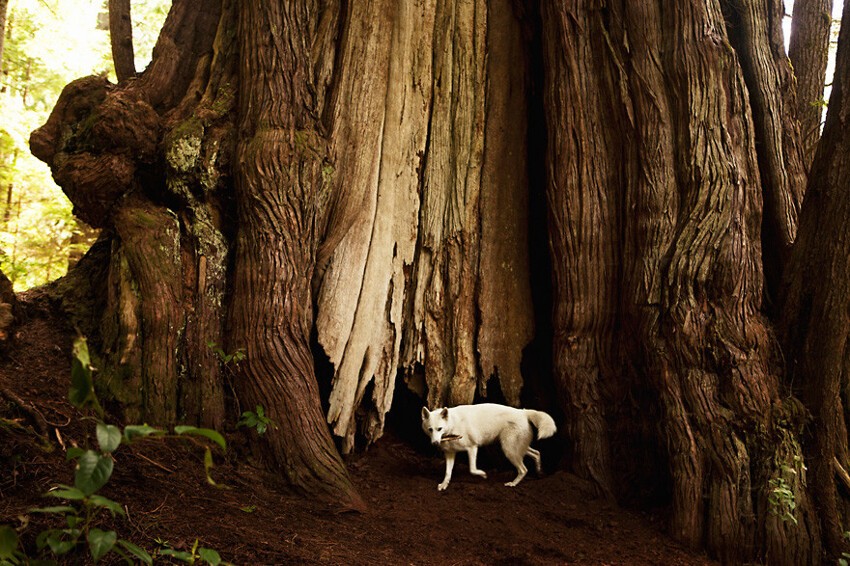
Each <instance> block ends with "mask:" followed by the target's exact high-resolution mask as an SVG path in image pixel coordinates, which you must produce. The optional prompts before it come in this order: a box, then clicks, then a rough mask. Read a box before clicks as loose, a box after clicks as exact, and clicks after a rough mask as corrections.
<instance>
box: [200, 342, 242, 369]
mask: <svg viewBox="0 0 850 566" xmlns="http://www.w3.org/2000/svg"><path fill="white" fill-rule="evenodd" d="M207 347H208V348H209V349H210V350H212V351H213V352H215V355H216V356H218V359H219V360H221V363H223V364H224V365H229V364H231V363H232V364H234V365H238V364H239V362H241V361H242V360H244V359H245V350H243V349H242V348H239V349H237V350H236V351H235V352H233V353H232V354H228V353H227V352H225V351H224V350H222V349H221V347H220V346H219V345H218V344H216V343H215V342H212V341H210V342H207Z"/></svg>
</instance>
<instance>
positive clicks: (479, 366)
mask: <svg viewBox="0 0 850 566" xmlns="http://www.w3.org/2000/svg"><path fill="white" fill-rule="evenodd" d="M346 6H347V11H346V13H345V14H344V15H343V21H345V22H347V29H348V30H349V32H348V33H347V34H344V35H343V41H342V43H341V45H340V46H339V49H340V53H341V55H340V56H338V60H339V61H341V62H342V65H341V67H340V68H339V69H338V70H336V74H337V76H338V78H337V81H336V83H335V84H334V85H333V88H332V89H331V93H332V94H331V96H330V97H329V98H330V99H331V102H330V103H329V107H328V108H327V109H326V110H325V115H326V116H330V117H331V118H330V126H329V129H330V131H331V140H332V154H333V162H334V164H335V170H334V172H333V176H334V180H335V183H336V194H335V196H334V201H333V209H332V213H331V215H330V218H329V225H328V229H327V234H326V236H325V242H324V243H323V245H322V252H320V262H319V263H320V267H321V268H322V270H321V271H320V272H319V273H318V274H317V277H316V284H317V286H318V287H319V293H318V315H317V328H318V337H319V341H320V343H321V344H322V346H323V347H324V349H325V352H326V353H327V354H328V357H329V358H330V361H331V363H332V364H333V366H334V369H335V371H334V378H333V385H332V390H331V393H330V399H329V402H330V409H329V413H328V420H329V422H331V423H332V424H333V426H334V432H335V433H336V434H337V435H338V436H340V437H342V439H343V450H344V451H350V450H351V449H353V447H354V440H355V435H356V433H357V431H358V426H359V429H360V431H361V432H362V435H363V437H364V438H365V439H366V440H367V441H373V440H375V439H377V438H378V437H379V436H380V435H381V433H382V430H383V425H384V416H385V414H386V413H387V411H389V409H390V404H391V401H392V396H393V389H394V385H395V381H396V374H397V373H398V371H399V369H400V368H402V369H403V370H404V372H405V373H406V374H407V377H408V379H407V382H408V384H409V386H410V387H412V388H413V389H415V390H417V391H419V392H420V393H422V394H423V395H424V396H425V397H426V401H427V403H428V404H429V405H432V406H436V405H441V404H445V403H448V404H458V403H470V402H472V401H473V400H474V399H475V398H476V396H480V397H485V396H487V394H488V387H487V386H488V380H489V378H490V377H491V376H492V375H497V376H498V390H500V391H501V393H502V395H503V396H504V398H505V399H506V400H507V401H508V402H509V403H511V404H514V405H516V404H518V403H519V400H520V399H519V396H520V390H521V386H522V377H521V375H520V362H521V358H522V352H523V348H524V347H525V345H526V344H527V343H528V342H529V341H530V339H531V333H532V328H533V322H532V318H531V297H530V289H529V278H528V259H527V236H526V224H527V209H528V205H527V200H528V193H527V191H528V181H527V174H526V156H525V152H524V150H523V149H522V148H524V146H525V143H524V141H525V138H526V118H525V112H526V104H527V103H526V95H525V84H526V81H527V80H528V78H527V75H526V70H525V68H524V67H523V66H522V65H512V64H511V63H512V62H513V61H514V60H515V57H516V56H517V54H521V53H522V52H523V50H524V48H525V46H524V43H523V40H522V37H521V28H520V21H519V20H518V19H517V15H516V14H515V13H514V11H513V10H512V6H511V3H510V2H508V1H507V0H496V1H493V2H485V1H483V0H466V1H463V2H456V1H448V0H429V1H426V2H419V3H410V2H394V1H393V2H390V1H384V2H374V3H370V2H357V3H349V4H347V5H346ZM367 29H368V30H370V31H369V33H366V32H365V31H363V30H367ZM367 84H368V85H369V89H367V90H364V89H363V86H364V85H367ZM352 148H355V149H352ZM325 255H327V262H325V259H324V256H325ZM357 411H359V412H360V414H361V417H360V421H359V423H358V422H357V421H356V419H355V414H356V413H357Z"/></svg>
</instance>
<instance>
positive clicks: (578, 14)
mask: <svg viewBox="0 0 850 566" xmlns="http://www.w3.org/2000/svg"><path fill="white" fill-rule="evenodd" d="M541 9H542V10H541V16H542V22H543V32H544V34H543V40H544V50H545V51H544V53H545V55H546V60H545V65H546V69H547V72H548V74H547V81H546V89H545V96H546V98H545V102H546V112H547V124H548V125H549V126H550V130H549V144H548V150H547V156H548V158H547V169H548V179H549V184H548V186H547V194H548V202H549V218H550V238H551V245H552V256H553V272H554V274H553V275H554V290H553V293H554V297H553V300H554V303H555V311H554V318H553V324H554V341H555V343H554V351H555V360H554V364H555V372H556V375H555V378H556V383H557V384H558V386H559V389H560V392H561V395H562V400H563V405H564V411H565V413H566V417H567V423H568V425H569V426H568V436H569V437H570V440H571V442H572V444H573V450H574V456H573V461H574V464H573V467H574V468H575V469H576V471H577V472H579V474H580V475H582V476H584V477H586V478H588V479H591V480H593V481H594V482H595V483H597V484H598V486H599V489H600V491H602V492H613V493H616V488H615V486H614V484H613V482H612V477H613V474H612V471H611V470H612V469H613V465H612V454H624V453H625V454H631V455H632V457H634V456H635V452H634V447H633V446H624V444H629V440H630V439H633V438H634V435H635V434H639V433H636V432H635V431H634V430H629V427H627V426H622V425H618V424H617V423H616V419H617V418H621V417H622V416H623V415H624V414H625V415H626V416H629V415H628V411H627V410H624V409H622V408H620V407H618V406H617V400H618V399H622V398H632V399H641V400H643V402H644V403H653V402H654V403H657V407H658V411H659V412H660V419H661V421H660V425H659V426H660V433H661V434H660V438H658V439H657V440H656V442H657V443H658V445H659V446H660V447H661V450H662V452H663V453H664V454H665V458H666V466H667V470H668V473H669V474H670V478H671V479H670V481H671V483H672V493H671V511H672V514H671V519H670V521H671V523H670V530H671V532H672V534H673V535H674V536H675V537H676V538H678V539H679V540H681V541H683V542H684V543H686V544H688V545H690V546H693V547H705V548H707V549H708V550H709V552H710V553H711V554H713V555H715V556H717V557H719V558H720V559H721V560H722V561H724V562H735V561H739V560H746V559H747V557H748V556H752V555H769V556H770V559H771V563H773V562H774V561H775V562H778V563H780V562H781V563H816V562H817V560H818V559H819V546H818V539H817V521H816V518H815V517H814V515H813V509H812V506H811V503H810V502H809V500H808V499H807V495H806V491H805V481H804V480H802V479H801V476H802V475H803V473H802V472H803V470H802V467H801V463H802V457H801V452H800V446H799V443H798V440H797V438H798V436H797V435H798V434H799V427H800V422H801V420H800V416H799V414H798V413H799V411H796V410H795V405H794V404H793V403H791V402H789V403H783V402H782V401H781V397H780V383H779V379H778V378H779V372H778V368H777V367H776V365H775V360H776V357H777V352H776V350H775V348H774V346H773V343H774V341H773V339H772V338H771V333H770V327H769V324H768V321H767V320H766V319H765V318H764V317H763V315H762V314H761V312H760V308H761V305H762V292H763V273H762V271H761V265H762V263H761V259H762V254H761V241H760V232H761V230H760V224H761V221H762V178H761V175H760V170H759V162H760V161H761V160H760V159H759V158H758V156H757V152H756V141H757V140H758V141H759V143H760V147H761V148H762V149H763V151H765V152H766V153H767V155H766V156H765V157H764V161H765V162H766V163H767V162H769V161H770V160H777V159H778V160H777V161H775V164H774V165H773V166H774V167H776V168H777V172H778V173H781V174H782V175H788V169H789V164H788V163H787V162H786V161H783V160H782V159H781V157H782V151H783V150H782V147H783V146H782V145H781V144H780V145H776V144H774V145H769V144H765V143H763V142H762V139H763V138H762V136H764V135H768V134H770V135H773V134H772V133H771V132H773V131H776V132H777V133H779V131H778V130H775V128H776V126H773V125H772V126H770V127H767V126H765V127H762V128H757V127H756V126H755V124H754V121H753V119H752V118H751V116H752V114H751V112H750V105H749V99H750V96H749V94H748V89H747V85H746V84H745V81H744V77H745V72H744V70H743V68H745V67H746V65H742V64H740V63H739V59H738V57H737V55H736V51H735V50H734V49H733V47H732V45H730V43H729V41H728V38H727V35H726V20H725V19H724V14H723V13H722V12H721V10H720V5H719V4H718V3H714V2H708V3H705V4H700V3H693V2H681V3H675V4H673V5H666V6H665V9H664V10H663V11H662V10H660V9H659V7H658V6H656V4H655V3H653V2H635V1H629V2H596V3H580V2H564V3H554V2H553V3H547V2H544V3H541ZM742 17H745V16H742ZM766 41H767V38H762V39H759V40H758V42H760V43H761V45H766V44H765V42H766ZM748 42H749V43H748V47H747V48H748V49H750V48H754V47H755V42H756V40H755V39H748ZM741 49H742V51H743V50H744V47H742V48H741ZM767 53H768V54H769V53H771V51H770V50H768V51H767ZM763 64H766V65H771V66H773V67H774V68H775V67H776V65H777V63H776V61H775V60H773V59H772V58H769V59H765V60H764V62H763ZM766 80H767V79H766V78H765V77H762V78H760V79H758V80H756V81H755V82H754V85H755V86H757V87H758V88H761V89H762V91H761V93H762V95H765V94H768V93H769V94H771V95H772V96H773V97H774V99H773V101H772V102H770V103H768V104H776V103H777V101H776V97H777V96H781V95H782V91H781V90H773V89H781V88H785V87H783V86H781V85H776V84H775V83H769V82H765V81H766ZM768 87H770V88H768ZM553 126H554V127H553ZM787 143H788V150H794V149H795V144H796V141H795V140H794V139H793V137H792V138H790V139H789V140H788V141H787ZM772 152H775V153H772ZM775 190H776V191H777V194H779V195H781V196H782V197H783V198H788V194H787V192H788V191H790V190H791V189H790V188H789V186H788V185H782V186H778V187H776V188H775ZM615 344H616V346H615ZM621 349H622V350H621ZM619 352H622V353H623V354H625V360H624V362H623V364H624V366H625V368H626V369H627V370H628V371H627V373H630V374H631V375H630V376H629V377H628V378H627V379H624V378H623V376H622V372H621V371H619V368H617V367H616V366H615V365H614V364H613V363H612V360H616V359H617V357H618V354H619ZM642 408H644V407H642ZM644 409H649V410H642V411H640V414H639V415H635V414H632V415H630V417H631V418H632V419H634V418H637V419H646V418H651V415H652V414H653V409H652V407H651V406H650V407H645V408H644ZM744 423H746V424H744ZM612 427H613V428H614V429H615V430H622V431H624V432H625V434H624V435H622V436H619V437H612V436H611V435H610V430H611V428H612ZM631 428H632V429H634V428H638V429H640V427H631ZM644 430H646V429H644ZM643 434H646V433H643ZM644 440H645V437H644ZM646 450H647V452H649V453H650V454H652V453H653V449H652V448H647V449H646ZM783 466H784V467H783ZM786 468H788V469H791V470H792V471H791V472H787V471H785V470H786ZM786 476H787V477H786ZM776 478H781V479H782V481H787V482H790V483H793V489H794V490H795V494H797V500H796V504H797V512H796V513H797V517H796V518H797V520H798V521H799V523H800V525H801V528H799V529H793V528H790V527H787V526H786V525H784V524H783V523H781V522H780V521H779V520H776V519H775V518H773V516H772V515H771V514H770V511H769V505H768V503H767V496H768V493H769V487H768V486H769V485H770V483H769V482H770V480H771V479H776ZM756 525H758V528H756ZM778 549H784V553H783V554H781V555H777V554H774V553H776V552H777V550H778Z"/></svg>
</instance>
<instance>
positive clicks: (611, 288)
mask: <svg viewBox="0 0 850 566" xmlns="http://www.w3.org/2000/svg"><path fill="white" fill-rule="evenodd" d="M541 17H542V22H543V48H544V64H545V67H546V69H547V71H548V72H549V74H548V75H547V76H546V84H545V90H544V103H545V109H546V118H547V124H548V125H549V134H548V135H549V139H548V147H547V154H546V156H547V159H546V168H547V183H546V196H547V203H548V207H549V211H548V212H549V239H550V246H551V247H550V250H551V254H552V271H553V274H552V277H553V303H554V312H553V315H552V316H553V320H552V323H553V326H554V336H553V351H554V354H553V357H554V359H553V364H554V372H555V376H554V377H555V382H556V386H557V388H558V393H559V395H560V398H561V406H562V408H563V409H564V412H565V414H566V418H567V423H566V434H567V437H568V438H569V439H570V441H571V442H572V445H573V468H574V469H575V470H576V472H577V473H578V474H579V475H580V476H582V477H584V478H586V479H588V480H591V481H593V482H594V484H595V485H596V486H597V488H598V490H599V491H600V492H601V493H604V494H608V495H611V494H613V493H614V482H613V478H612V477H611V459H610V446H609V439H608V435H607V426H606V424H605V418H606V415H605V410H606V409H605V405H606V400H605V398H604V392H603V389H604V382H605V381H606V379H611V378H612V377H613V374H612V368H610V367H608V366H607V362H606V360H607V359H609V358H608V357H609V356H610V355H611V353H612V346H611V340H612V335H611V333H612V327H613V324H614V319H615V317H616V311H617V300H616V287H615V282H616V280H617V276H618V275H617V261H616V257H617V256H618V255H619V244H618V242H617V240H618V232H619V230H620V228H619V225H618V218H617V216H618V212H617V207H618V205H619V198H618V195H617V194H616V192H615V191H613V190H612V187H617V186H619V185H620V184H621V183H622V181H621V180H620V178H619V167H618V166H617V165H616V163H617V162H618V161H619V159H618V157H619V156H618V149H617V147H616V144H615V139H614V136H615V133H614V132H615V130H614V128H607V127H602V124H604V123H605V122H606V121H607V119H608V116H611V115H612V114H613V109H612V108H611V107H609V106H607V105H606V102H605V101H610V100H611V96H610V92H609V91H608V89H607V87H608V81H609V80H610V75H608V74H607V73H608V71H607V70H606V68H605V65H610V66H613V65H614V63H613V62H612V61H611V60H610V58H609V57H608V55H609V54H610V50H609V47H608V45H607V44H606V39H607V30H605V29H603V22H602V20H601V12H600V10H599V6H598V5H596V4H594V5H593V6H591V5H589V4H587V3H584V2H542V3H541ZM587 30H594V32H592V33H589V32H588V31H587Z"/></svg>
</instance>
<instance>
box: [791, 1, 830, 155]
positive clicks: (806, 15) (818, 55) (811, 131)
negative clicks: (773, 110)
mask: <svg viewBox="0 0 850 566" xmlns="http://www.w3.org/2000/svg"><path fill="white" fill-rule="evenodd" d="M831 27H832V0H795V2H794V13H793V16H792V18H791V41H790V44H789V46H788V57H790V58H791V64H792V65H793V66H794V74H795V76H796V77H797V117H798V118H799V120H800V131H801V133H802V137H803V154H804V155H805V159H806V166H807V167H808V166H811V164H812V159H814V156H815V149H816V148H817V143H818V139H820V129H821V120H822V118H821V117H822V116H823V109H824V99H823V89H824V83H825V82H826V65H827V62H828V60H829V41H830V29H831Z"/></svg>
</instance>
